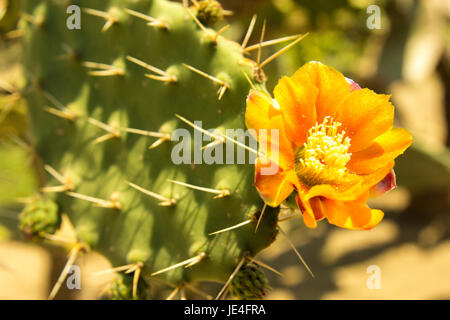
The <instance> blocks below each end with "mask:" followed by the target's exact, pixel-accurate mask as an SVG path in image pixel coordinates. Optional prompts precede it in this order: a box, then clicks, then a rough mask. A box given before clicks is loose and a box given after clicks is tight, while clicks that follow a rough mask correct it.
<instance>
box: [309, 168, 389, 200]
mask: <svg viewBox="0 0 450 320" xmlns="http://www.w3.org/2000/svg"><path fill="white" fill-rule="evenodd" d="M393 167H394V162H393V161H391V162H390V163H388V164H387V165H386V166H384V167H382V168H380V169H378V170H376V171H374V172H373V173H371V174H368V175H361V176H357V175H352V176H351V179H352V181H347V183H342V184H341V185H329V184H321V185H315V186H313V187H311V188H310V189H309V190H308V191H307V193H306V194H305V198H304V200H305V201H309V200H310V199H312V198H314V197H319V196H320V197H324V198H328V199H331V200H338V201H352V200H355V199H356V198H358V197H360V196H361V195H362V194H364V193H365V192H367V190H369V189H371V188H372V187H373V186H374V185H376V184H377V183H378V182H380V181H381V180H383V179H384V178H385V177H386V175H387V174H388V173H389V172H390V171H391V170H392V168H393Z"/></svg>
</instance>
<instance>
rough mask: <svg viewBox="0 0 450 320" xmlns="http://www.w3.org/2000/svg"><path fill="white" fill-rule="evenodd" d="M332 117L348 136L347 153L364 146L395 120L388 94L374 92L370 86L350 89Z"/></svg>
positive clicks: (390, 126)
mask: <svg viewBox="0 0 450 320" xmlns="http://www.w3.org/2000/svg"><path fill="white" fill-rule="evenodd" d="M335 120H336V121H338V122H340V123H342V129H343V130H345V133H346V136H348V137H349V138H350V139H351V142H350V143H351V145H350V148H349V151H350V152H357V151H360V150H362V149H365V148H367V147H368V146H369V145H370V144H371V143H372V141H373V140H374V139H375V138H376V137H378V136H379V135H381V134H383V133H385V132H386V131H388V130H389V129H390V128H392V124H393V122H394V106H393V105H392V104H391V103H390V102H389V96H387V95H384V94H376V93H375V92H373V91H371V90H369V89H361V90H356V91H353V92H351V93H350V94H349V95H348V96H347V97H346V98H345V99H344V100H343V101H342V103H341V104H340V105H339V106H338V107H337V109H336V117H335Z"/></svg>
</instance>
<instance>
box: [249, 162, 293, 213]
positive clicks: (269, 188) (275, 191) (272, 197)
mask: <svg viewBox="0 0 450 320" xmlns="http://www.w3.org/2000/svg"><path fill="white" fill-rule="evenodd" d="M271 164H272V163H267V162H265V160H264V159H261V158H258V159H257V160H256V164H255V187H256V189H257V190H258V192H259V194H260V196H261V198H262V199H263V200H264V202H265V203H266V204H267V205H269V206H271V207H277V206H279V205H280V203H281V202H282V201H284V200H285V199H286V198H287V197H288V196H289V195H290V194H291V193H292V191H294V185H293V183H292V182H291V181H292V174H291V173H290V172H284V171H282V169H281V168H278V172H277V173H276V174H271V175H265V174H263V169H264V168H266V169H267V168H268V167H269V166H270V165H271Z"/></svg>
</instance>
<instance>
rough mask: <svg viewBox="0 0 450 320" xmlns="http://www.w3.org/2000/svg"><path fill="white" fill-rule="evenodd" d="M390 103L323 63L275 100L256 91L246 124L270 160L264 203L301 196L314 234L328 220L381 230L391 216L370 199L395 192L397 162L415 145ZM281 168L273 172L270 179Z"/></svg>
mask: <svg viewBox="0 0 450 320" xmlns="http://www.w3.org/2000/svg"><path fill="white" fill-rule="evenodd" d="M389 98H390V96H388V95H383V94H376V93H374V92H373V91H371V90H369V89H361V88H360V87H359V86H358V85H357V84H356V83H355V82H353V81H352V80H350V79H347V78H345V77H344V76H343V75H342V74H341V73H339V72H338V71H336V70H335V69H333V68H331V67H328V66H326V65H324V64H322V63H320V62H309V63H307V64H305V65H304V66H303V67H301V68H300V69H299V70H298V71H297V72H296V73H295V74H294V75H293V76H292V77H283V78H282V79H281V80H280V81H279V82H278V84H277V86H276V87H275V90H274V99H273V98H272V97H271V96H270V95H269V94H267V93H266V92H264V91H261V90H256V89H253V90H251V92H250V94H249V96H248V98H247V109H246V114H245V119H246V124H247V127H248V128H249V129H253V130H250V131H253V132H256V139H258V141H259V143H260V148H262V151H263V152H264V154H265V156H260V157H258V158H257V160H256V164H255V186H256V188H257V190H258V191H259V193H260V195H261V197H262V199H263V200H264V202H265V203H266V204H268V205H269V206H272V207H276V206H278V205H279V204H280V203H281V202H282V201H284V200H285V199H286V198H287V197H288V196H289V195H290V194H291V193H292V192H294V191H296V193H297V194H296V202H297V205H298V207H299V208H300V210H301V211H302V215H303V220H304V222H305V224H306V225H307V226H308V227H310V228H315V227H316V226H317V221H319V220H322V219H323V218H327V220H328V222H329V223H331V224H334V225H336V226H339V227H343V228H348V229H371V228H372V227H374V226H375V225H377V224H378V223H379V222H380V221H381V220H382V219H383V216H384V214H383V212H382V211H381V210H376V209H370V208H369V207H368V206H367V204H366V202H367V199H368V198H369V196H378V195H380V194H382V193H384V192H386V191H389V190H390V189H392V188H394V187H395V175H394V172H393V167H394V159H395V158H396V157H397V156H398V155H400V154H402V153H403V152H404V151H405V150H406V148H408V147H409V146H410V144H411V143H412V141H413V139H412V136H411V134H410V133H409V132H408V131H406V130H405V129H401V128H393V121H394V106H393V105H392V104H391V103H390V102H389ZM261 129H265V130H261ZM273 129H276V130H273ZM259 132H266V134H264V137H263V136H262V135H261V134H260V133H259ZM275 133H276V135H275ZM263 139H264V142H267V143H262V140H263ZM265 144H267V146H266V147H264V146H263V145H265ZM274 166H275V167H276V169H277V170H275V171H274V172H275V173H274V174H266V173H264V170H266V171H267V169H268V168H269V167H274Z"/></svg>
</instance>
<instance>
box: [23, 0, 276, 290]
mask: <svg viewBox="0 0 450 320" xmlns="http://www.w3.org/2000/svg"><path fill="white" fill-rule="evenodd" d="M23 5H24V6H23V11H24V13H25V14H26V18H25V19H22V21H21V22H20V28H21V29H22V30H23V47H24V50H23V51H24V57H23V63H24V73H25V75H26V78H27V85H26V87H25V89H24V90H23V91H24V92H26V94H25V98H26V100H27V102H28V107H29V112H30V117H31V124H32V131H33V137H34V141H33V144H34V147H35V149H36V150H37V154H38V155H39V160H40V163H41V168H40V170H41V175H42V179H43V189H42V190H43V193H44V196H45V197H48V198H50V199H52V200H54V201H55V202H56V203H57V204H58V206H59V208H60V211H61V212H64V213H66V214H67V215H68V217H69V218H70V221H71V223H72V224H73V225H74V227H75V229H76V232H77V236H78V239H79V242H80V243H83V244H85V245H87V246H88V247H89V248H90V249H91V250H95V251H98V252H100V253H102V254H103V255H104V256H106V257H107V258H108V259H110V261H111V263H112V265H113V266H114V267H116V266H123V265H129V264H139V266H141V268H140V270H139V271H140V274H141V276H143V277H144V278H147V279H151V278H152V277H158V278H160V279H163V280H165V281H168V282H170V283H172V284H175V285H178V284H180V285H181V283H186V282H187V283H189V282H194V281H203V280H206V281H219V282H225V281H226V280H227V279H228V277H229V276H230V274H231V273H232V272H233V270H234V269H235V268H236V266H237V265H238V264H239V263H240V261H242V259H243V257H245V255H247V254H249V255H250V256H254V255H256V254H257V253H258V252H259V251H260V250H262V249H264V248H266V247H267V246H269V245H270V244H271V242H272V241H273V240H274V239H275V237H276V234H277V228H276V221H277V211H276V209H273V208H267V209H266V210H265V213H264V217H263V219H262V221H261V223H260V225H259V228H258V230H257V232H255V231H254V230H255V226H256V221H257V217H258V216H259V213H260V212H261V210H262V208H263V204H264V203H263V201H262V200H261V199H260V198H259V196H258V193H257V191H256V189H255V188H254V186H253V164H249V163H248V162H249V161H246V163H247V164H236V159H235V161H233V162H234V164H220V163H219V164H217V163H216V164H206V163H198V161H197V160H198V159H197V158H194V154H198V153H199V152H205V153H208V152H209V154H210V155H216V156H217V153H220V152H221V150H223V157H222V156H220V159H223V161H224V162H225V161H226V159H229V157H234V158H236V155H237V152H238V149H239V147H238V146H234V148H233V150H234V153H232V152H231V150H230V149H227V148H228V146H227V148H225V145H224V144H223V143H222V142H223V141H221V140H220V139H217V143H216V144H213V145H210V146H208V147H207V148H205V149H204V150H203V151H201V150H200V148H201V147H202V146H201V145H200V146H199V145H195V144H193V143H191V142H189V141H188V143H185V145H184V146H192V149H191V150H188V151H186V149H185V150H184V152H187V153H186V154H183V156H184V157H186V156H187V157H188V158H189V159H192V161H191V162H192V163H191V164H189V163H188V164H183V163H182V164H175V163H174V162H173V160H172V157H171V156H172V153H173V152H174V150H176V147H177V145H178V146H179V144H180V143H181V140H180V142H179V141H175V139H174V135H173V132H174V131H175V130H176V129H185V130H188V131H189V132H190V134H191V135H192V136H193V135H194V134H199V130H197V129H194V128H192V127H191V126H190V125H189V124H188V123H187V121H191V122H194V121H199V120H201V121H202V124H203V127H204V129H209V128H213V129H215V130H216V131H215V133H214V134H213V135H209V136H208V135H205V137H206V138H211V137H212V138H217V137H218V136H219V133H222V134H225V133H226V129H243V130H245V129H246V128H245V124H244V109H245V99H246V95H247V94H248V92H249V89H250V85H249V83H248V81H247V79H246V77H245V75H244V73H245V74H246V75H247V76H248V77H249V78H250V79H251V80H253V79H254V78H253V73H254V70H255V63H253V61H251V60H249V59H246V58H244V56H243V54H242V49H241V47H240V46H239V44H237V43H235V42H232V41H230V40H227V39H226V38H225V37H223V36H221V35H218V34H217V33H216V32H215V31H214V30H213V29H206V28H202V27H201V26H199V23H198V21H196V20H198V19H197V18H196V17H195V12H196V11H195V10H191V11H188V9H187V8H185V7H183V6H182V5H181V4H179V3H174V2H169V1H164V0H153V1H151V0H140V1H136V0H123V1H118V0H89V1H88V0H80V1H53V0H43V1H24V2H23ZM69 5H78V6H79V7H80V8H81V10H82V14H81V21H80V27H81V28H80V29H76V28H74V29H73V30H70V29H69V28H67V27H66V22H67V19H68V18H70V13H69V14H68V13H67V12H68V11H66V10H67V8H68V6H69ZM216 9H217V10H219V9H218V8H215V9H214V10H216ZM214 10H212V11H211V10H210V11H211V12H214ZM210 11H208V14H209V15H210V14H211V12H210ZM73 12H75V11H73ZM200 12H203V11H201V10H200ZM216 18H217V17H216ZM202 19H203V18H202ZM211 19H212V20H211ZM203 20H204V19H203ZM208 20H209V21H213V20H214V19H213V17H210V16H209V17H208ZM198 70H200V71H202V72H204V73H206V74H208V75H211V76H212V77H209V78H207V77H205V76H203V75H202V74H201V73H199V72H198ZM253 82H256V81H253ZM259 86H260V85H259ZM177 115H179V117H177ZM186 120H187V121H186ZM197 125H198V124H197ZM216 133H217V134H216ZM206 138H205V139H206ZM212 138H211V139H212ZM210 143H211V141H205V142H204V143H203V146H205V145H207V144H210ZM149 146H151V148H149ZM174 148H175V149H174ZM247 157H248V154H247ZM44 169H45V170H44ZM173 181H177V182H178V183H176V182H173ZM180 183H185V185H182V184H180ZM186 184H188V185H186ZM193 186H199V187H202V188H208V189H200V190H199V189H194V188H193ZM209 189H213V190H215V193H211V192H208V191H211V190H209ZM245 221H248V222H249V223H248V224H246V225H244V226H243V227H241V228H238V229H234V230H231V231H229V232H224V233H220V234H215V235H210V233H212V232H214V231H217V230H220V229H223V228H226V227H229V226H233V225H236V224H239V223H241V222H245ZM188 259H191V260H188ZM183 261H188V262H189V263H185V264H184V265H182V266H181V267H178V268H173V269H170V270H168V271H167V272H158V271H164V269H165V268H167V267H170V266H174V265H176V264H178V263H180V262H183ZM119 291H120V290H119ZM119 295H120V296H122V294H121V293H120V294H119Z"/></svg>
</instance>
